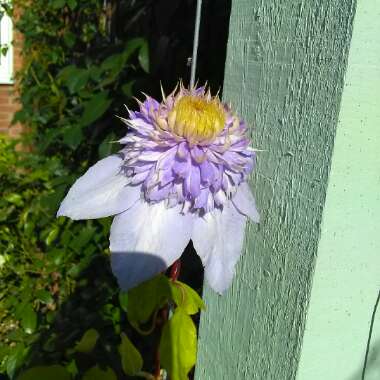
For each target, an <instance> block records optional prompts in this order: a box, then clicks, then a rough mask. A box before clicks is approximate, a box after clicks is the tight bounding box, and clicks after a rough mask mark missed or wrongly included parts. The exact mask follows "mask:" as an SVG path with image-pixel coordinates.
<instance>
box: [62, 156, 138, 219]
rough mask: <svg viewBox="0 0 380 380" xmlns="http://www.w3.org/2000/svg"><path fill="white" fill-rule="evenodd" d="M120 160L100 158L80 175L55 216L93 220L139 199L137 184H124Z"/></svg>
mask: <svg viewBox="0 0 380 380" xmlns="http://www.w3.org/2000/svg"><path fill="white" fill-rule="evenodd" d="M122 162H123V159H122V158H121V157H120V156H116V155H115V156H110V157H107V158H105V159H103V160H100V161H99V162H98V163H96V164H95V165H94V166H92V167H91V168H90V169H88V170H87V172H86V173H85V174H84V175H83V176H82V177H80V178H79V179H78V180H77V181H76V182H75V183H74V185H73V186H72V187H71V189H70V190H69V192H68V194H67V195H66V197H65V199H64V200H63V202H62V203H61V206H60V208H59V210H58V212H57V216H68V217H69V218H71V219H74V220H78V219H95V218H103V217H106V216H110V215H115V214H118V213H120V212H123V211H125V210H127V209H128V208H129V207H131V206H132V205H133V204H134V203H135V202H136V201H137V200H138V199H139V198H140V193H141V191H140V187H138V186H127V183H128V181H129V180H128V178H127V177H126V176H125V175H123V174H121V173H120V167H121V164H122Z"/></svg>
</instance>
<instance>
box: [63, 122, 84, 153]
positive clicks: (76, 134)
mask: <svg viewBox="0 0 380 380" xmlns="http://www.w3.org/2000/svg"><path fill="white" fill-rule="evenodd" d="M82 139H83V131H82V128H81V126H80V125H72V126H70V127H68V128H66V129H64V130H63V142H64V143H65V144H66V145H67V146H69V147H70V148H72V149H75V148H77V147H78V145H79V144H80V143H81V142H82Z"/></svg>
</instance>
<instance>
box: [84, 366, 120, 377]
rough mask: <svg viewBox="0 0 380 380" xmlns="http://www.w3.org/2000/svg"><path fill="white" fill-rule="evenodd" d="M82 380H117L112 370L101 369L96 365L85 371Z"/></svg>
mask: <svg viewBox="0 0 380 380" xmlns="http://www.w3.org/2000/svg"><path fill="white" fill-rule="evenodd" d="M82 380H117V378H116V374H115V372H114V371H113V370H112V368H109V367H107V368H106V369H101V368H100V367H99V366H97V365H96V366H95V367H92V368H90V369H89V370H88V371H86V373H85V374H84V376H83V378H82Z"/></svg>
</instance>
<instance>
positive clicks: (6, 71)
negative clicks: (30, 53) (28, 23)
mask: <svg viewBox="0 0 380 380" xmlns="http://www.w3.org/2000/svg"><path fill="white" fill-rule="evenodd" d="M12 40H13V24H12V20H11V18H10V17H9V16H8V15H6V14H5V13H4V14H3V17H1V21H0V45H1V46H3V45H7V46H8V51H7V54H6V55H5V56H4V55H3V54H1V53H0V84H12V83H13V45H12Z"/></svg>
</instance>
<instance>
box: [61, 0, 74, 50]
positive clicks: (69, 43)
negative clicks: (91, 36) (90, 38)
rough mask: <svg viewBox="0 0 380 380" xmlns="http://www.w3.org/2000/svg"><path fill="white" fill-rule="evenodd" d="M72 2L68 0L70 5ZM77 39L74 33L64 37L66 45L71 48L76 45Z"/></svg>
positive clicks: (67, 33) (66, 34) (68, 33)
mask: <svg viewBox="0 0 380 380" xmlns="http://www.w3.org/2000/svg"><path fill="white" fill-rule="evenodd" d="M69 2H70V0H68V3H69ZM76 39H77V37H76V35H75V34H74V33H72V32H66V33H65V34H64V35H63V41H64V42H65V44H66V45H67V46H68V47H69V48H71V47H73V46H74V45H75V41H76Z"/></svg>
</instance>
